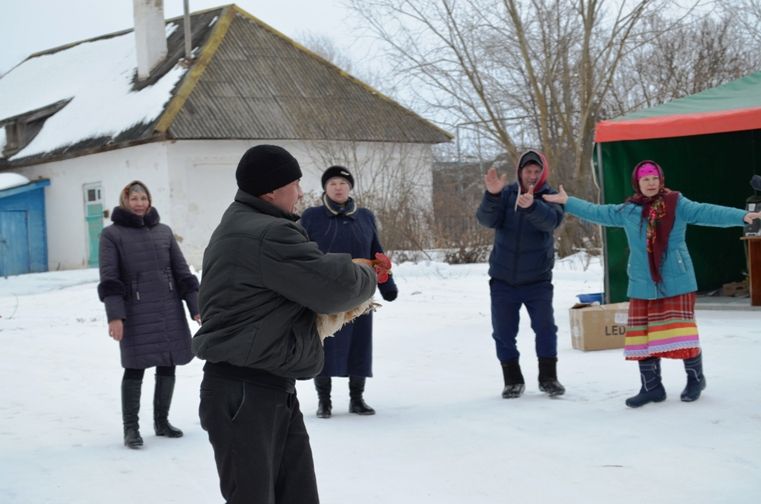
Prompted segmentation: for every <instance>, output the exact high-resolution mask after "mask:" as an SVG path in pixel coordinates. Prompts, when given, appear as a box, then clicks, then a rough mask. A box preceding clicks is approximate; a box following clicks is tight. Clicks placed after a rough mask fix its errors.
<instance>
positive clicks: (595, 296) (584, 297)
mask: <svg viewBox="0 0 761 504" xmlns="http://www.w3.org/2000/svg"><path fill="white" fill-rule="evenodd" d="M604 294H605V293H604V292H593V293H589V294H576V297H577V298H579V302H580V303H600V304H602V298H603V295H604Z"/></svg>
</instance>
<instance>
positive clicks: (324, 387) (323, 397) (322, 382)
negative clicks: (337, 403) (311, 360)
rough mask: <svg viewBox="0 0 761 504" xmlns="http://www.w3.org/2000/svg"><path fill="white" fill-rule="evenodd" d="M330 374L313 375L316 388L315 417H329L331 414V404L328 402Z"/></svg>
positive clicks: (330, 383) (330, 385)
mask: <svg viewBox="0 0 761 504" xmlns="http://www.w3.org/2000/svg"><path fill="white" fill-rule="evenodd" d="M331 387H332V382H331V380H330V376H315V377H314V388H316V389H317V399H318V403H317V418H330V416H331V415H332V414H333V404H332V403H331V402H330V389H331Z"/></svg>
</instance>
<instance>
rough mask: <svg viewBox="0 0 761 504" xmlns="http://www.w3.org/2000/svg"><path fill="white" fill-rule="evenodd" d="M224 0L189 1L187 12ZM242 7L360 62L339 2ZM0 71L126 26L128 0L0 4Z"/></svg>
mask: <svg viewBox="0 0 761 504" xmlns="http://www.w3.org/2000/svg"><path fill="white" fill-rule="evenodd" d="M227 3H233V2H231V1H230V0H190V10H191V12H192V11H196V10H203V9H208V8H210V7H218V6H220V5H224V4H227ZM234 3H236V4H237V5H238V6H239V7H241V8H242V9H244V10H246V11H248V12H249V13H251V14H253V15H254V16H256V17H258V18H259V19H261V20H262V21H264V22H265V23H267V24H269V25H271V26H273V27H274V28H275V29H277V30H278V31H280V32H282V33H284V34H285V35H288V36H290V37H293V38H296V39H297V40H298V39H299V38H300V37H303V35H305V34H314V35H321V36H326V37H329V38H331V39H332V40H333V42H334V43H335V45H336V47H338V48H339V49H340V50H342V51H345V52H346V53H347V54H349V55H350V56H351V57H352V59H354V60H357V61H359V60H360V59H361V58H362V55H361V54H360V52H359V51H361V50H362V49H361V48H362V47H363V44H362V43H361V41H358V40H357V30H356V18H353V17H352V15H351V12H350V10H349V9H348V8H346V7H344V6H343V0H237V1H235V2H234ZM0 5H2V6H1V7H0V73H4V72H7V71H8V70H10V69H11V68H12V67H13V66H15V65H17V64H18V63H20V62H21V61H22V60H23V59H24V58H26V57H27V56H29V55H30V54H32V53H34V52H36V51H41V50H44V49H49V48H51V47H56V46H59V45H63V44H68V43H70V42H74V41H78V40H82V39H86V38H90V37H95V36H98V35H103V34H106V33H111V32H114V31H118V30H122V29H125V28H131V27H132V25H133V18H132V0H0ZM182 9H183V0H164V14H165V16H166V17H167V18H169V17H174V16H179V15H181V14H182Z"/></svg>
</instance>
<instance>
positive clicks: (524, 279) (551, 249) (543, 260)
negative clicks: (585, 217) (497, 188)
mask: <svg viewBox="0 0 761 504" xmlns="http://www.w3.org/2000/svg"><path fill="white" fill-rule="evenodd" d="M537 159H538V160H540V162H541V166H542V174H541V176H540V178H539V180H538V182H537V188H535V189H534V204H533V205H531V206H530V207H529V208H521V207H516V204H515V202H516V199H517V198H518V188H519V187H521V186H520V171H521V169H522V167H523V166H524V165H525V164H527V161H528V160H537ZM516 173H517V175H518V177H517V178H518V181H516V182H514V183H512V184H509V185H507V186H505V188H504V189H503V190H502V192H501V193H500V194H498V195H493V194H490V193H489V192H486V193H484V197H483V200H482V201H481V205H480V206H479V207H478V211H477V212H476V218H477V219H478V222H479V223H480V224H481V225H483V226H485V227H488V228H492V229H494V231H495V233H494V247H493V249H492V252H491V255H490V257H489V276H491V277H492V278H496V279H498V280H502V281H503V282H506V283H508V284H510V285H514V286H520V285H528V284H533V283H538V282H543V281H549V280H552V268H553V266H554V265H555V246H554V237H553V234H554V231H555V229H556V228H557V227H558V226H559V225H560V223H561V222H562V221H563V207H562V206H561V205H558V204H554V203H548V202H546V201H544V200H543V199H542V195H544V194H555V193H556V192H557V191H555V190H554V189H553V188H552V187H550V185H549V184H548V183H547V182H546V180H547V177H548V176H549V164H548V163H547V159H546V158H545V157H544V154H542V153H541V152H539V151H536V150H529V151H526V152H525V153H523V154H522V155H521V156H520V158H519V161H518V163H517V166H516ZM525 191H526V188H521V192H522V193H523V192H525Z"/></svg>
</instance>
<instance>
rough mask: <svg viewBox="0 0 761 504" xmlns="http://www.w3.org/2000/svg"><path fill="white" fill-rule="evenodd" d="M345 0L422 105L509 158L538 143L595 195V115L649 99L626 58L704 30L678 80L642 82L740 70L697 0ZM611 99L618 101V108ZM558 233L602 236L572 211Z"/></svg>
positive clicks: (661, 88) (660, 53)
mask: <svg viewBox="0 0 761 504" xmlns="http://www.w3.org/2000/svg"><path fill="white" fill-rule="evenodd" d="M742 1H745V2H747V3H750V4H753V5H755V4H756V3H758V1H759V0H742ZM350 3H351V5H352V7H353V9H354V11H355V12H356V13H357V14H358V15H359V16H361V17H362V18H363V19H364V21H365V23H366V24H367V26H368V27H369V28H370V29H371V30H372V32H373V33H374V34H375V35H376V36H377V37H378V38H379V39H380V40H382V41H383V42H384V43H385V45H386V47H387V48H388V56H389V58H390V59H391V61H392V63H393V68H394V74H395V75H396V76H397V78H398V79H399V82H401V83H403V84H404V88H407V89H412V90H415V91H416V94H415V100H416V102H417V104H418V106H419V105H420V104H422V105H423V106H424V107H425V110H426V112H427V113H430V114H433V116H434V117H435V118H437V120H439V121H440V122H441V123H443V124H445V125H447V126H449V127H450V128H453V129H458V128H459V127H460V126H462V125H468V127H470V128H478V129H479V130H480V131H482V132H483V133H484V135H485V136H486V137H488V138H489V139H490V140H491V141H492V142H494V144H495V145H497V146H498V148H499V149H500V150H502V151H504V152H506V153H507V155H508V157H509V158H511V159H513V160H514V159H515V158H517V156H518V155H519V152H520V151H521V150H522V149H523V148H524V146H534V147H538V148H540V149H542V150H543V151H544V152H545V153H546V154H547V156H548V158H549V160H550V164H551V165H553V167H554V169H553V170H554V172H555V174H554V176H553V180H556V181H563V182H564V183H565V185H566V187H569V188H570V190H572V191H573V192H574V193H575V194H580V195H582V196H585V197H592V198H594V197H595V196H596V191H595V187H594V184H592V183H591V181H592V179H593V177H592V173H591V170H592V168H591V158H592V147H593V135H594V127H595V124H596V122H597V121H598V120H600V119H603V118H606V117H609V115H607V114H611V113H616V114H617V113H618V112H623V111H624V110H623V109H624V108H628V107H632V106H636V105H642V104H644V103H650V102H649V101H644V98H642V96H644V93H642V92H641V91H640V92H639V94H638V93H637V91H638V89H637V86H639V87H643V86H645V85H652V82H650V83H645V84H643V83H642V82H641V81H636V82H635V83H630V84H629V85H630V88H629V89H625V88H624V89H623V90H622V89H619V88H618V86H620V85H621V79H620V78H619V77H620V76H621V75H623V74H624V73H632V69H635V68H636V66H635V64H634V63H632V61H636V60H637V58H639V61H641V62H643V63H644V62H645V61H646V58H650V59H653V58H656V57H657V58H660V59H661V60H663V65H665V66H668V57H669V56H670V54H669V51H670V50H672V49H676V48H677V47H678V46H676V45H673V46H670V45H669V41H671V43H674V44H675V43H676V42H677V39H678V38H680V37H681V38H682V39H683V38H685V37H687V34H689V37H688V38H689V40H692V41H693V43H694V42H697V41H698V39H699V42H700V45H699V50H698V51H696V52H697V54H695V55H693V54H690V56H691V59H690V61H692V62H694V63H695V64H694V65H692V67H691V68H690V69H689V70H685V69H684V68H680V69H679V72H674V75H677V74H678V75H680V79H681V83H680V84H675V83H674V82H673V81H672V80H669V79H668V78H663V79H656V80H657V81H658V84H657V85H656V86H655V88H656V89H648V92H649V93H652V94H653V95H652V96H650V95H648V96H649V97H650V98H652V100H653V101H655V100H657V99H660V98H662V97H665V96H673V94H674V92H675V90H674V89H671V90H668V86H667V84H668V85H671V86H672V87H679V89H680V90H683V93H690V92H695V91H697V90H699V89H698V88H699V87H701V88H702V87H703V86H710V85H715V84H717V83H721V82H725V81H726V80H727V79H729V78H731V77H733V76H736V75H737V73H738V72H741V71H742V65H739V64H737V63H738V59H737V55H741V54H742V52H741V51H738V50H737V48H736V47H735V46H733V45H732V44H733V43H734V42H733V41H734V39H733V38H732V37H730V36H729V34H728V33H727V32H726V31H723V30H722V29H723V28H724V27H725V26H726V22H725V21H723V20H718V21H711V20H710V19H705V20H698V21H695V19H699V18H697V14H695V13H694V12H693V10H692V9H693V8H694V7H696V6H699V5H700V3H701V1H700V0H695V1H693V2H691V3H690V5H689V6H688V7H686V8H685V7H680V6H679V5H678V2H676V1H670V0H619V1H617V2H614V1H611V0H608V1H606V0H526V1H518V0H351V1H350ZM662 12H669V13H670V15H671V16H672V17H670V18H669V17H665V16H663V15H661V13H662ZM686 23H692V24H686ZM717 28H722V29H719V30H718V32H716V29H717ZM662 37H663V38H662ZM679 42H682V41H681V40H679ZM687 43H689V41H688V42H687ZM679 49H680V51H681V47H679ZM693 50H695V47H694V46H693ZM684 51H685V53H683V54H685V55H686V51H688V49H687V46H686V45H685V49H684ZM678 58H679V56H678V55H674V59H675V61H676V60H678ZM659 65H660V63H659ZM682 66H683V67H684V66H687V65H682ZM746 68H747V67H746ZM688 84H689V85H688ZM397 87H398V88H401V87H402V86H401V85H399V84H397ZM669 93H670V94H669ZM624 98H625V99H624ZM612 102H616V103H620V106H619V107H618V108H617V109H615V110H614V108H613V107H612V106H611V103H612ZM627 111H628V110H627ZM559 238H560V240H559V248H560V253H561V254H563V255H565V254H567V253H570V252H572V251H573V250H574V249H575V248H577V247H584V246H587V245H588V243H589V242H588V239H589V238H592V239H593V240H596V239H597V236H596V235H595V236H591V237H590V236H589V234H588V230H586V229H584V228H580V227H579V226H578V225H577V224H576V223H572V224H571V225H570V226H564V227H563V228H562V229H561V231H560V235H559Z"/></svg>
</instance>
